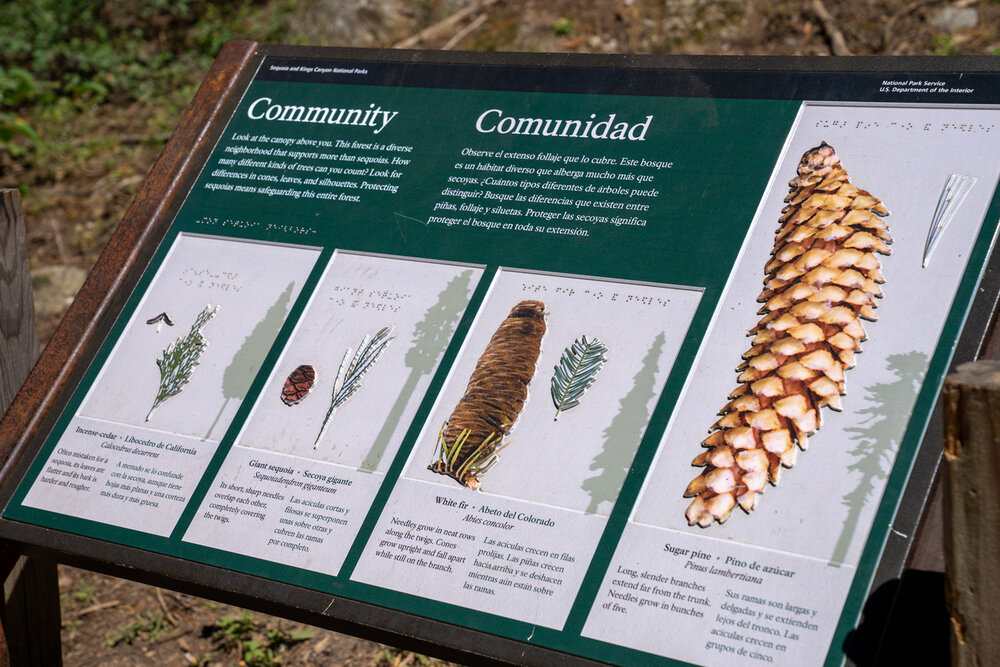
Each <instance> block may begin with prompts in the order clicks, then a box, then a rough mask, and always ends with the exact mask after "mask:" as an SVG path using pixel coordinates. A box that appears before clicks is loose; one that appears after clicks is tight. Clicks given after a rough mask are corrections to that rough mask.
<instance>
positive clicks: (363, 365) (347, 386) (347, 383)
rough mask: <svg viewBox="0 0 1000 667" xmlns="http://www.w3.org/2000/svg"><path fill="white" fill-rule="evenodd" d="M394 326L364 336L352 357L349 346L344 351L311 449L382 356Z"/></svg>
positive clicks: (315, 445) (317, 443) (316, 444)
mask: <svg viewBox="0 0 1000 667" xmlns="http://www.w3.org/2000/svg"><path fill="white" fill-rule="evenodd" d="M394 327H395V325H390V326H387V327H383V328H381V329H379V330H378V331H377V332H376V333H375V335H374V336H365V337H364V340H362V341H361V345H359V346H358V351H357V353H355V355H354V356H353V357H352V356H351V352H352V350H351V348H347V351H346V352H344V358H343V359H342V360H341V362H340V369H339V370H338V371H337V377H336V379H335V380H334V381H333V393H332V395H331V396H330V408H329V409H328V410H327V411H326V416H325V417H324V418H323V426H322V427H320V430H319V435H318V436H316V442H314V443H313V449H316V448H317V447H319V443H320V440H322V439H323V436H324V435H326V430H327V428H329V427H330V420H331V419H332V418H333V415H334V413H335V412H336V411H337V408H339V407H340V406H341V405H343V404H344V401H346V400H347V399H349V398H350V397H351V396H353V395H354V393H355V392H356V391H357V390H358V389H361V378H363V377H364V376H365V373H367V372H368V371H369V370H371V368H372V366H374V365H375V362H376V361H378V359H379V357H380V356H382V352H384V351H385V348H386V346H387V345H388V344H389V341H391V340H392V339H393V336H392V330H393V328H394Z"/></svg>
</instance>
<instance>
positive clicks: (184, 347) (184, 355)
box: [146, 304, 219, 421]
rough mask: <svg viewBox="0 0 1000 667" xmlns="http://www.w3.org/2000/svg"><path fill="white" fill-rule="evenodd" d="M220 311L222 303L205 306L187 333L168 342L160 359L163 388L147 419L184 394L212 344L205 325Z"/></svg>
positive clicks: (158, 365)
mask: <svg viewBox="0 0 1000 667" xmlns="http://www.w3.org/2000/svg"><path fill="white" fill-rule="evenodd" d="M217 312H219V306H215V307H213V306H212V304H208V305H207V306H205V309H204V310H203V311H201V313H199V314H198V317H197V318H195V321H194V324H192V325H191V330H190V331H188V332H187V335H185V336H184V337H182V338H178V339H177V340H175V341H174V342H172V343H171V344H170V345H168V346H167V348H166V349H165V350H163V355H162V356H161V357H160V358H159V359H157V360H156V365H157V367H158V368H159V369H160V389H159V391H157V393H156V399H155V400H154V401H153V407H152V408H150V409H149V413H148V414H147V415H146V421H149V419H150V418H151V417H152V416H153V413H154V412H156V408H158V407H160V404H161V403H163V401H165V400H167V399H168V398H170V397H171V396H176V395H177V394H179V393H181V390H182V389H183V388H184V385H186V384H187V383H188V381H190V379H191V373H192V372H194V367H195V366H197V365H198V362H199V361H200V360H201V355H202V354H203V353H204V352H205V348H206V347H208V341H206V340H205V336H204V335H202V329H204V328H205V325H206V324H208V322H209V320H211V319H212V318H213V317H215V314H216V313H217Z"/></svg>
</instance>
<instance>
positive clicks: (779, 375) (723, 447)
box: [684, 143, 892, 528]
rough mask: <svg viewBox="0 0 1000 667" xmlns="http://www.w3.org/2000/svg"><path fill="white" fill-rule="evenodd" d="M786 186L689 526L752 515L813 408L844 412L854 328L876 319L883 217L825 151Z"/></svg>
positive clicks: (815, 412) (812, 156)
mask: <svg viewBox="0 0 1000 667" xmlns="http://www.w3.org/2000/svg"><path fill="white" fill-rule="evenodd" d="M789 186H790V188H791V191H790V192H789V194H788V196H787V197H786V198H785V201H786V202H788V204H787V206H785V208H784V209H782V216H781V218H780V219H779V223H780V225H779V227H778V231H777V233H776V237H775V242H774V250H773V251H772V257H771V259H770V261H768V263H767V265H766V266H765V269H764V271H765V273H766V276H765V278H764V291H763V292H762V293H761V295H760V296H759V297H758V301H760V302H763V303H764V306H763V307H762V308H761V309H760V312H759V313H758V314H760V315H763V317H762V318H761V320H760V322H759V323H758V324H757V326H755V327H754V328H753V329H751V330H750V335H752V336H754V339H753V346H752V347H751V348H750V349H749V350H748V351H747V352H746V353H745V354H744V355H743V358H744V359H745V361H744V363H743V364H742V365H741V366H740V367H739V368H737V371H738V372H739V376H738V378H737V380H738V381H739V382H740V385H739V387H737V388H736V390H735V391H733V393H732V394H730V395H729V399H730V402H729V403H728V404H727V405H726V407H724V408H723V409H722V411H721V412H720V413H719V414H720V415H721V419H719V420H718V421H717V422H716V423H715V424H714V425H713V426H712V428H711V429H710V434H709V436H708V438H706V439H705V440H704V441H703V442H702V446H703V447H705V448H706V451H704V452H702V453H701V454H699V455H698V456H697V457H695V459H694V461H693V462H692V463H693V465H696V466H704V467H705V470H704V471H703V472H702V473H701V474H700V475H698V476H697V477H695V478H694V479H693V480H692V481H691V483H690V484H689V485H688V487H687V490H686V491H685V492H684V495H685V497H691V496H694V500H693V501H692V502H691V504H690V506H689V507H688V509H687V512H686V517H687V520H688V523H689V524H691V525H694V524H698V525H699V526H701V527H703V528H704V527H707V526H709V525H711V524H712V522H713V521H718V522H719V523H722V522H723V521H725V520H726V519H727V518H729V515H730V513H731V512H732V510H733V508H734V507H735V506H736V504H737V503H738V504H739V505H740V507H741V508H742V509H743V510H744V511H745V512H747V513H749V512H751V511H752V510H753V509H754V507H756V505H757V501H758V499H759V497H760V494H761V493H763V491H764V488H765V484H766V483H768V482H770V483H771V484H772V485H777V484H778V481H779V477H780V473H781V468H782V466H784V467H786V468H791V467H792V466H794V465H795V459H796V445H798V447H799V448H800V449H803V450H805V449H806V446H807V444H808V438H809V436H811V435H812V434H813V433H815V432H816V431H817V430H818V429H819V427H820V421H821V415H820V408H821V407H822V406H824V405H829V406H830V408H831V409H833V410H838V411H839V410H840V409H841V399H840V397H841V395H843V394H844V393H845V392H844V371H845V370H846V369H849V368H852V367H853V366H854V353H855V352H857V351H859V350H860V349H861V341H863V340H865V338H866V334H865V330H864V328H863V327H862V326H861V322H860V321H859V318H863V319H867V320H875V319H876V315H875V299H876V298H877V297H881V296H882V292H881V290H880V288H879V286H878V283H882V282H884V278H883V277H882V270H881V265H880V262H879V260H878V258H877V257H876V256H875V254H874V253H881V254H883V255H888V254H889V246H888V244H889V243H891V242H892V239H891V238H890V237H889V233H888V228H887V226H886V224H885V223H884V222H883V221H882V219H881V217H882V216H886V215H888V214H889V212H888V211H887V210H886V209H885V207H884V206H882V202H880V201H879V200H878V199H876V198H875V197H873V196H871V194H869V193H868V192H866V191H864V190H859V189H858V188H857V187H855V186H853V185H851V183H850V180H849V179H848V175H847V172H846V171H845V170H844V168H843V167H842V166H841V165H840V158H838V157H837V154H836V153H835V152H834V150H833V148H832V147H831V146H829V145H827V144H826V143H823V144H820V145H819V146H817V147H816V148H813V149H811V150H809V151H806V153H805V154H804V155H803V156H802V160H801V162H799V167H798V176H797V177H796V178H793V179H792V180H791V181H790V182H789Z"/></svg>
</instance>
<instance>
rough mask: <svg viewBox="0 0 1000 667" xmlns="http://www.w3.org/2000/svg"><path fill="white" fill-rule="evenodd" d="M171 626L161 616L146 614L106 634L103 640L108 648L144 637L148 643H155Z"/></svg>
mask: <svg viewBox="0 0 1000 667" xmlns="http://www.w3.org/2000/svg"><path fill="white" fill-rule="evenodd" d="M172 627H173V626H171V625H170V623H169V622H168V621H166V620H165V619H164V618H163V615H162V614H154V613H152V612H146V613H145V614H143V615H140V616H136V617H135V620H134V621H132V622H131V623H127V624H126V625H123V626H121V627H120V628H118V629H116V630H115V631H114V632H110V633H108V635H107V637H105V639H106V640H107V642H108V646H110V647H112V648H114V647H115V646H118V645H119V644H122V643H125V644H131V643H132V642H133V641H135V640H136V639H138V638H139V637H142V636H145V637H146V638H147V639H148V640H149V641H151V642H155V641H156V640H157V639H159V638H160V635H162V634H163V633H165V632H167V631H169V630H170V629H171V628H172Z"/></svg>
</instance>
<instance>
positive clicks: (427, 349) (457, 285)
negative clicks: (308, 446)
mask: <svg viewBox="0 0 1000 667" xmlns="http://www.w3.org/2000/svg"><path fill="white" fill-rule="evenodd" d="M471 283H472V271H464V272H462V273H461V274H459V275H457V276H455V277H454V278H452V279H451V281H450V282H449V283H448V285H447V286H445V288H444V290H442V292H441V293H440V294H439V295H438V300H437V303H435V304H434V305H433V306H431V307H430V308H428V309H427V312H426V313H424V319H422V320H421V321H420V322H418V323H417V324H416V325H414V327H413V335H412V337H411V338H410V349H409V350H408V351H407V352H406V357H405V358H404V363H405V364H406V366H407V368H409V369H410V375H409V376H408V377H407V378H406V382H404V383H403V386H402V387H401V388H400V390H399V396H397V397H396V402H395V404H393V406H392V409H391V410H390V411H389V414H388V416H386V419H385V423H384V424H383V425H382V428H381V429H380V430H379V432H378V435H377V436H375V441H374V442H373V443H372V446H371V449H369V450H368V455H367V456H365V460H364V462H362V464H361V467H360V468H359V470H362V471H365V472H372V471H374V470H375V469H376V467H378V464H379V461H381V460H382V457H383V456H384V455H385V452H386V449H387V448H388V447H389V443H390V441H391V439H392V434H393V432H395V430H396V427H398V426H399V422H400V420H401V419H402V418H403V412H404V411H405V410H406V406H407V404H408V403H409V402H410V399H411V398H412V397H413V392H414V391H416V388H417V383H418V382H419V381H420V378H421V377H423V376H424V375H427V374H428V373H430V372H431V371H433V370H434V366H435V365H436V364H437V361H438V359H439V358H440V357H441V355H442V354H443V353H444V350H445V348H446V347H448V342H449V341H450V340H451V335H452V333H453V332H454V331H455V326H456V325H457V324H458V320H459V318H460V317H461V316H462V313H463V312H464V311H465V307H466V306H467V305H469V287H470V285H471Z"/></svg>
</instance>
